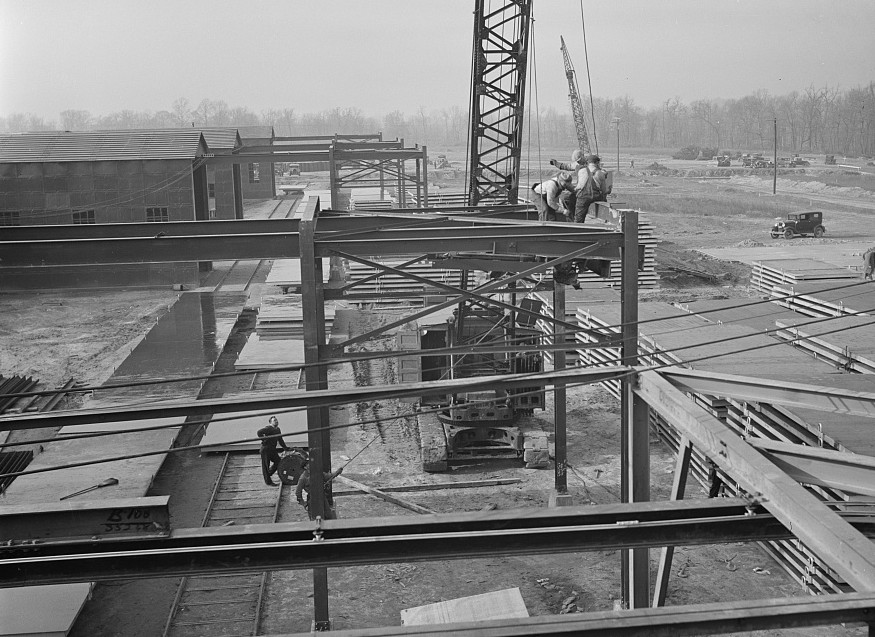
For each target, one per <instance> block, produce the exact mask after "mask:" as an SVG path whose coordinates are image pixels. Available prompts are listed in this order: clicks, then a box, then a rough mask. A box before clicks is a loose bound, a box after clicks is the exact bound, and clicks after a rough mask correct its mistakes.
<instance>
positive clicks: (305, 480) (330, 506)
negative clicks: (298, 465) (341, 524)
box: [295, 463, 343, 520]
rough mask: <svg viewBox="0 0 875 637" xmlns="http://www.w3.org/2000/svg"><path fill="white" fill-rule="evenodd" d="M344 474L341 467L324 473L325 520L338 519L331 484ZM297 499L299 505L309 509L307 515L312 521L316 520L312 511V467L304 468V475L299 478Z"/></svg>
mask: <svg viewBox="0 0 875 637" xmlns="http://www.w3.org/2000/svg"><path fill="white" fill-rule="evenodd" d="M341 473H343V467H339V468H338V469H336V470H335V471H332V472H330V473H329V472H328V471H325V472H323V473H322V480H323V484H324V485H325V491H324V493H325V519H326V520H334V519H336V518H337V513H336V512H335V511H334V495H333V494H332V492H331V482H332V481H333V480H334V478H336V477H337V476H339V475H340V474H341ZM304 491H306V492H307V498H306V499H304ZM295 499H297V501H298V504H300V505H301V506H302V507H304V508H305V509H307V515H308V516H309V517H310V519H311V520H315V519H316V516H315V515H314V514H313V512H312V511H311V510H310V465H309V463H308V464H307V465H306V466H305V467H304V473H302V474H301V477H300V478H298V486H296V487H295Z"/></svg>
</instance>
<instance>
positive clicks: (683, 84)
mask: <svg viewBox="0 0 875 637" xmlns="http://www.w3.org/2000/svg"><path fill="white" fill-rule="evenodd" d="M499 1H500V0H492V2H493V4H494V5H495V6H497V5H498V2H499ZM473 8H474V0H437V1H435V0H431V1H425V0H261V1H259V0H250V1H249V2H239V1H235V2H230V1H226V0H0V116H8V115H9V114H10V113H16V112H19V113H20V112H30V113H34V114H36V115H39V116H42V117H45V118H47V119H56V118H57V117H58V113H60V111H62V110H65V109H84V110H88V111H90V112H91V113H92V114H97V115H105V114H108V113H110V112H113V111H119V110H122V109H131V110H151V111H156V110H165V109H166V110H170V108H171V105H172V103H173V101H174V100H175V99H177V98H179V97H186V98H188V99H189V101H190V102H191V103H192V105H193V106H194V105H196V104H197V103H198V102H199V101H200V100H201V99H203V98H210V99H218V100H224V101H226V102H227V103H228V105H229V106H232V107H233V106H246V107H248V108H250V109H251V110H253V111H256V112H261V111H263V110H265V109H267V108H282V107H290V108H294V109H295V110H296V111H297V112H315V111H321V110H324V109H328V108H332V107H335V106H340V107H356V108H359V109H361V110H362V111H363V112H364V113H365V114H367V115H381V114H383V113H386V112H389V111H392V110H396V109H397V110H401V111H403V112H405V113H407V114H413V113H415V112H416V111H417V110H418V109H419V108H420V107H425V109H426V110H432V109H440V108H447V107H450V106H453V105H458V106H462V107H465V106H466V104H467V101H468V84H469V73H470V71H469V69H470V60H471V40H472V32H473V17H472V12H473ZM584 12H585V14H584V15H585V18H586V35H587V48H588V50H589V64H590V70H591V74H592V90H593V93H594V95H595V96H597V97H605V98H614V97H619V96H624V95H628V96H631V97H632V98H633V99H634V100H635V102H636V103H637V104H639V105H641V106H655V105H657V104H659V103H661V102H663V101H665V100H666V99H670V98H674V97H678V98H680V99H681V100H682V101H684V102H690V101H692V100H695V99H699V98H733V97H741V96H744V95H747V94H749V93H752V92H754V91H756V90H758V89H766V90H768V91H769V92H770V93H772V94H777V95H783V94H785V93H789V92H791V91H793V90H800V91H801V90H804V89H805V88H806V87H808V86H811V85H814V86H816V87H822V86H824V85H829V86H831V87H839V88H841V89H848V88H852V87H855V86H859V85H866V84H868V82H869V81H871V80H873V79H875V35H873V33H875V1H873V0H816V1H815V0H714V1H704V0H650V1H644V0H602V1H600V2H591V1H589V2H587V1H584ZM534 17H535V28H534V40H533V45H534V47H533V48H534V52H535V58H534V62H533V63H534V67H532V66H530V69H531V68H535V69H536V70H537V78H538V83H537V89H538V102H539V105H540V107H541V108H544V107H546V106H550V105H552V106H556V107H559V108H565V107H566V100H567V96H566V89H565V77H564V74H563V68H562V58H561V54H560V52H559V36H560V35H563V36H564V37H565V41H566V43H567V45H568V48H569V50H570V51H571V55H572V58H573V61H574V64H575V67H576V68H577V70H578V74H579V82H580V85H581V88H583V87H584V86H585V75H584V74H583V71H584V69H585V61H584V55H583V36H582V28H581V20H580V2H579V0H535V2H534ZM530 64H531V62H530Z"/></svg>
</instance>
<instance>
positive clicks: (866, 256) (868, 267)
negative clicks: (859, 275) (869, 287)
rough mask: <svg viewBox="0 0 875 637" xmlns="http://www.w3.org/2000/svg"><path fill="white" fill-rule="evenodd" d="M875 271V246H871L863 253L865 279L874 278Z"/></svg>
mask: <svg viewBox="0 0 875 637" xmlns="http://www.w3.org/2000/svg"><path fill="white" fill-rule="evenodd" d="M873 273H875V248H869V249H868V250H866V252H864V253H863V279H869V280H870V281H871V280H872V275H873Z"/></svg>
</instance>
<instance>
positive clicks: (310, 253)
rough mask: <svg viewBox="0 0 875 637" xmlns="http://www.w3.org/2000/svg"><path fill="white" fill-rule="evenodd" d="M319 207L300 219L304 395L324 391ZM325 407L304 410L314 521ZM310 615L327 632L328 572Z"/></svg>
mask: <svg viewBox="0 0 875 637" xmlns="http://www.w3.org/2000/svg"><path fill="white" fill-rule="evenodd" d="M318 215H319V206H318V204H317V205H314V206H308V207H307V209H306V210H305V211H304V214H303V216H302V218H301V224H300V227H301V232H300V237H299V239H300V250H301V282H302V290H301V308H302V311H303V313H304V316H305V317H306V319H305V320H304V362H305V363H306V364H307V365H308V366H307V368H306V369H305V370H304V378H305V382H306V389H307V391H318V390H327V389H328V368H327V367H326V366H325V365H320V364H319V363H320V362H321V359H322V355H323V352H324V349H325V302H324V299H323V295H322V285H323V283H322V260H321V259H317V258H316V255H315V249H314V236H315V233H316V223H317V218H318ZM327 425H328V408H327V407H320V406H314V407H308V408H307V432H308V433H307V442H308V445H309V455H310V469H311V470H310V489H309V498H310V502H309V510H310V514H311V515H312V516H315V517H316V518H317V519H318V518H321V519H325V517H326V501H325V483H324V480H323V472H326V471H331V435H330V433H331V432H330V430H328V429H327ZM313 615H314V621H315V626H316V628H317V630H329V629H330V626H331V621H330V618H329V612H328V571H327V570H326V569H325V568H324V567H317V568H314V569H313Z"/></svg>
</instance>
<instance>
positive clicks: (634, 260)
mask: <svg viewBox="0 0 875 637" xmlns="http://www.w3.org/2000/svg"><path fill="white" fill-rule="evenodd" d="M622 230H623V274H622V296H621V317H622V319H621V320H622V324H623V325H622V339H623V344H622V349H621V358H622V363H623V365H630V366H634V365H637V364H638V213H637V212H636V211H634V210H626V211H624V213H623V227H622ZM636 382H637V379H636V378H635V377H627V378H624V379H623V387H622V395H621V412H622V413H621V417H622V424H621V429H622V436H621V438H622V441H621V444H622V449H621V452H620V465H621V467H620V469H621V479H620V480H621V484H620V488H621V491H622V493H621V495H622V501H623V502H647V501H648V500H650V432H649V422H648V407H647V403H645V402H644V401H643V400H642V399H640V398H638V397H636V396H635V395H634V393H633V392H632V388H633V387H634V385H635V383H636ZM622 584H623V603H624V605H625V606H626V607H627V608H645V607H647V606H649V605H650V565H649V551H648V550H647V549H631V550H629V549H627V550H624V551H623V582H622Z"/></svg>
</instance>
